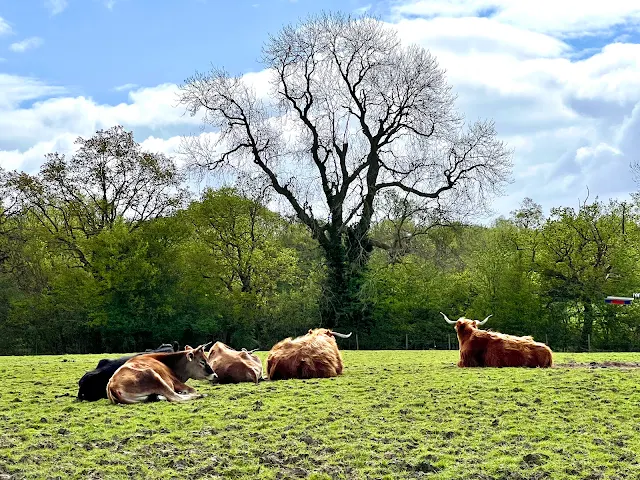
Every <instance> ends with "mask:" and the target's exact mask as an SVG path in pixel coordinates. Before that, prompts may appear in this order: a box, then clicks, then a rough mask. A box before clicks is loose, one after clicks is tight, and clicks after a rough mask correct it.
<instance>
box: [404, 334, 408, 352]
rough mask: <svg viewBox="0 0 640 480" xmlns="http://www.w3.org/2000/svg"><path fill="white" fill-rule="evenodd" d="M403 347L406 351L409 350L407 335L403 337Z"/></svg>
mask: <svg viewBox="0 0 640 480" xmlns="http://www.w3.org/2000/svg"><path fill="white" fill-rule="evenodd" d="M404 346H405V348H406V350H409V334H408V333H407V334H406V335H405V340H404Z"/></svg>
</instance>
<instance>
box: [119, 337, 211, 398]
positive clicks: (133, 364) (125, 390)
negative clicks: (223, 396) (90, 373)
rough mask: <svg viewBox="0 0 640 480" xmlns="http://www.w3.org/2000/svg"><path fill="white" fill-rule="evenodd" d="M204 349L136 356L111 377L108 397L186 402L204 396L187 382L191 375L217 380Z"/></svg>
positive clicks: (201, 378) (202, 347)
mask: <svg viewBox="0 0 640 480" xmlns="http://www.w3.org/2000/svg"><path fill="white" fill-rule="evenodd" d="M204 349H205V345H200V346H199V347H197V348H194V349H187V350H184V351H181V352H174V353H148V354H144V355H139V356H136V357H133V358H131V359H129V360H128V361H127V362H126V363H125V364H124V365H122V366H121V367H120V368H119V369H118V370H116V372H115V373H114V374H113V376H112V377H111V379H110V380H109V383H108V384H107V397H108V398H109V400H110V401H111V402H112V403H137V402H145V401H154V400H166V401H169V402H183V401H187V400H193V399H196V398H200V397H202V395H201V394H199V393H197V392H196V391H195V389H194V388H192V387H190V386H189V385H187V384H186V383H184V382H186V381H187V380H188V379H190V378H193V379H196V380H204V379H206V380H209V381H213V380H215V378H216V374H215V373H214V372H213V370H212V369H211V366H210V365H209V363H208V362H207V357H206V355H205V353H204Z"/></svg>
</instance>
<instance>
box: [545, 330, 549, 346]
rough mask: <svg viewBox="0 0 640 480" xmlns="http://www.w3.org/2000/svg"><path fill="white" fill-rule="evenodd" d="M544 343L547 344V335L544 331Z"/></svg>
mask: <svg viewBox="0 0 640 480" xmlns="http://www.w3.org/2000/svg"><path fill="white" fill-rule="evenodd" d="M544 343H546V344H547V345H549V335H547V334H546V333H545V334H544Z"/></svg>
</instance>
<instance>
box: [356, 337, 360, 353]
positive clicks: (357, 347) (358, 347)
mask: <svg viewBox="0 0 640 480" xmlns="http://www.w3.org/2000/svg"><path fill="white" fill-rule="evenodd" d="M356 350H360V345H359V344H358V334H357V333H356Z"/></svg>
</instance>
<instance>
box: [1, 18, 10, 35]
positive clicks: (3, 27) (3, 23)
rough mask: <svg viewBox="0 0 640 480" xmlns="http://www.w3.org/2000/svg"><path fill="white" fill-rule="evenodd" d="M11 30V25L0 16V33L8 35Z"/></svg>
mask: <svg viewBox="0 0 640 480" xmlns="http://www.w3.org/2000/svg"><path fill="white" fill-rule="evenodd" d="M12 31H13V30H12V29H11V25H9V24H8V23H7V21H6V20H5V19H4V18H2V17H0V35H9V34H10V33H12Z"/></svg>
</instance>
